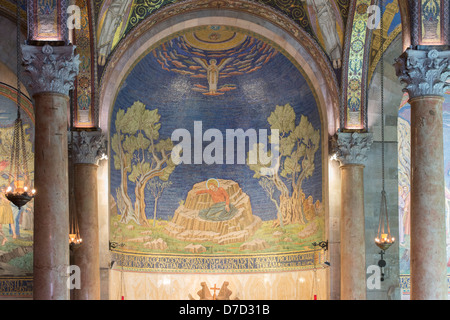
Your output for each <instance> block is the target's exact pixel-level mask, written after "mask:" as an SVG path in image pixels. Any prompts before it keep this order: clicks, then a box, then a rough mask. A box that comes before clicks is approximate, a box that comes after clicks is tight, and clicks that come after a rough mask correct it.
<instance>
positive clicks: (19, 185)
mask: <svg viewBox="0 0 450 320" xmlns="http://www.w3.org/2000/svg"><path fill="white" fill-rule="evenodd" d="M16 18H17V51H16V53H17V119H16V121H15V122H14V131H13V142H12V147H11V158H10V167H9V177H8V187H7V189H6V193H5V196H6V198H7V199H8V200H9V201H11V202H12V203H13V204H14V205H15V206H16V207H18V208H19V209H20V208H21V207H23V206H24V205H26V204H27V203H28V202H29V201H30V200H31V199H33V198H34V195H35V193H36V190H34V189H33V188H32V182H31V179H30V174H29V172H28V164H27V160H28V155H27V151H26V146H25V134H24V130H23V121H22V118H21V115H20V104H21V103H20V101H21V91H20V83H21V78H20V51H19V45H20V6H19V4H17V17H16Z"/></svg>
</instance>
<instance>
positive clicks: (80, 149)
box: [69, 131, 106, 165]
mask: <svg viewBox="0 0 450 320" xmlns="http://www.w3.org/2000/svg"><path fill="white" fill-rule="evenodd" d="M72 135H73V141H72V143H71V144H69V149H70V152H69V155H70V156H73V163H74V164H79V163H86V164H95V165H98V162H99V161H100V160H102V159H106V138H105V136H104V135H103V134H102V133H101V131H79V132H78V131H74V132H71V133H69V140H70V139H71V138H72Z"/></svg>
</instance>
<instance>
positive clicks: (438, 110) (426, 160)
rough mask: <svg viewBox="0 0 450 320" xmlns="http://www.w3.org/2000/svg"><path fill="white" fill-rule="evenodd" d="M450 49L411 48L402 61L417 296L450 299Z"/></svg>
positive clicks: (413, 289) (414, 290) (413, 279)
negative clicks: (447, 136) (448, 127)
mask: <svg viewBox="0 0 450 320" xmlns="http://www.w3.org/2000/svg"><path fill="white" fill-rule="evenodd" d="M449 60H450V51H443V52H438V51H436V50H431V51H426V50H412V49H408V50H407V51H406V52H405V53H404V54H403V55H402V56H401V57H400V58H399V59H397V61H396V65H395V66H396V69H397V75H398V76H399V79H400V80H401V81H402V82H404V83H406V84H407V86H406V88H405V90H406V91H407V92H408V93H409V99H410V100H409V103H410V104H411V259H410V265H411V299H413V300H438V299H439V300H446V299H447V291H448V290H447V288H448V285H447V266H446V239H445V202H444V201H445V182H444V146H443V110H442V105H443V102H444V97H443V96H444V94H445V91H446V90H447V89H448V88H449V87H450V85H449V84H448V83H446V81H447V79H449V76H450V69H449Z"/></svg>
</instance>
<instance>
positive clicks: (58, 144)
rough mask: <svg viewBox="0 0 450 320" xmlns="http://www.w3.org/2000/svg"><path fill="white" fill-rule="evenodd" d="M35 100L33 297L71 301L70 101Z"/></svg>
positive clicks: (48, 96)
mask: <svg viewBox="0 0 450 320" xmlns="http://www.w3.org/2000/svg"><path fill="white" fill-rule="evenodd" d="M33 98H34V100H35V110H36V112H35V115H36V116H35V117H36V119H35V152H34V157H35V173H34V174H35V188H36V190H37V194H36V197H35V200H34V248H33V250H34V258H33V298H34V299H37V300H66V299H68V298H69V290H68V287H67V267H68V265H69V250H68V246H69V239H68V234H69V198H68V152H67V149H68V148H67V109H68V107H69V98H68V96H67V95H63V94H59V93H38V94H35V95H34V96H33Z"/></svg>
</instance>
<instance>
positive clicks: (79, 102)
mask: <svg viewBox="0 0 450 320" xmlns="http://www.w3.org/2000/svg"><path fill="white" fill-rule="evenodd" d="M76 3H77V5H78V6H79V7H80V9H81V24H82V25H81V28H80V29H79V30H75V32H74V44H75V45H76V53H77V54H79V55H80V60H81V64H80V67H79V73H78V76H77V78H76V80H75V89H74V100H75V106H74V110H73V111H74V127H76V128H92V127H95V126H96V119H95V109H96V90H95V89H96V86H95V82H96V81H95V79H96V77H95V69H96V61H95V58H94V50H95V49H91V44H93V43H94V38H93V32H92V30H93V28H92V18H91V4H90V1H86V0H77V1H76Z"/></svg>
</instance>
